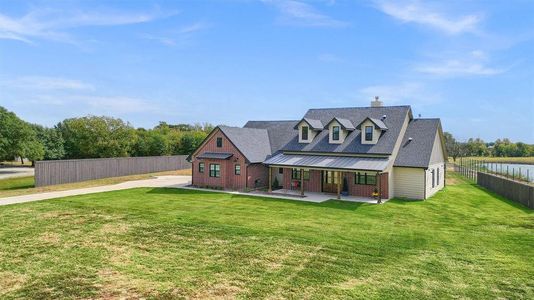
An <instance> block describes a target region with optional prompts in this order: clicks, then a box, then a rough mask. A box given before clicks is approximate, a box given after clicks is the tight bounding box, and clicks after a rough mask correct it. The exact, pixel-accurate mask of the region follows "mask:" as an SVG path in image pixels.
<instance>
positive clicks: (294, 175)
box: [291, 169, 310, 180]
mask: <svg viewBox="0 0 534 300" xmlns="http://www.w3.org/2000/svg"><path fill="white" fill-rule="evenodd" d="M291 179H298V180H300V169H292V170H291ZM304 180H310V171H304Z"/></svg>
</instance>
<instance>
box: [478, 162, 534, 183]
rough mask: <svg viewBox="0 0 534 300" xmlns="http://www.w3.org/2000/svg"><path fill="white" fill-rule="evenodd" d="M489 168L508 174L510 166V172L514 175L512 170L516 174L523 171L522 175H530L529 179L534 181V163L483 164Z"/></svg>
mask: <svg viewBox="0 0 534 300" xmlns="http://www.w3.org/2000/svg"><path fill="white" fill-rule="evenodd" d="M482 165H483V166H485V167H486V168H488V169H489V170H491V171H493V172H497V173H502V174H506V168H508V174H509V175H510V176H512V172H513V173H514V174H519V172H521V175H522V176H523V177H525V178H526V177H527V175H528V177H529V181H532V182H534V165H527V164H505V163H484V164H482Z"/></svg>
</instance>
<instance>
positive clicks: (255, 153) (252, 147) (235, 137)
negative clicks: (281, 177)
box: [218, 126, 271, 163]
mask: <svg viewBox="0 0 534 300" xmlns="http://www.w3.org/2000/svg"><path fill="white" fill-rule="evenodd" d="M218 128H219V129H220V130H221V131H222V132H223V133H224V134H225V135H226V137H228V139H229V140H230V141H231V142H232V143H233V144H234V145H235V146H236V148H237V149H239V151H241V153H243V155H244V156H245V157H246V158H247V160H248V161H249V162H251V163H259V162H263V161H264V160H265V159H266V158H267V157H268V156H269V155H271V145H270V142H269V134H268V132H267V130H266V129H257V128H241V127H230V126H219V127H218Z"/></svg>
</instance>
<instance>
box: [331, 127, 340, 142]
mask: <svg viewBox="0 0 534 300" xmlns="http://www.w3.org/2000/svg"><path fill="white" fill-rule="evenodd" d="M332 140H334V141H339V126H333V127H332Z"/></svg>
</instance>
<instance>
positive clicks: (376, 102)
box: [371, 96, 384, 107]
mask: <svg viewBox="0 0 534 300" xmlns="http://www.w3.org/2000/svg"><path fill="white" fill-rule="evenodd" d="M383 104H384V103H382V101H380V100H378V96H375V100H373V101H371V107H382V106H383Z"/></svg>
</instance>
